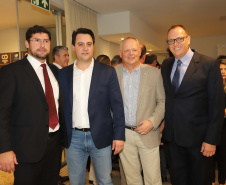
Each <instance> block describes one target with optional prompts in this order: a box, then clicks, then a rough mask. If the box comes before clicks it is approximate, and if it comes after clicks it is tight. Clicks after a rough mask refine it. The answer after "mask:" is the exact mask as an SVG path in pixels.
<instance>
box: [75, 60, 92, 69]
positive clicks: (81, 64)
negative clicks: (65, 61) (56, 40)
mask: <svg viewBox="0 0 226 185" xmlns="http://www.w3.org/2000/svg"><path fill="white" fill-rule="evenodd" d="M91 62H92V60H91V61H89V62H87V61H85V62H84V61H81V60H77V62H76V67H77V68H78V69H80V70H82V71H85V70H86V69H87V68H88V67H89V66H90V64H91Z"/></svg>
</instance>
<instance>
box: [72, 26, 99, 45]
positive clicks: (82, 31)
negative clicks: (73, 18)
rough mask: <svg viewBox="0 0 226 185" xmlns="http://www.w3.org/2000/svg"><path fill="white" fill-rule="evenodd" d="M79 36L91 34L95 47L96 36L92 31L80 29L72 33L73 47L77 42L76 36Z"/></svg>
mask: <svg viewBox="0 0 226 185" xmlns="http://www.w3.org/2000/svg"><path fill="white" fill-rule="evenodd" d="M78 34H89V35H90V36H91V37H92V39H93V45H94V43H95V36H94V33H93V31H92V30H90V29H88V28H78V29H77V30H74V31H73V33H72V45H73V46H74V45H75V41H76V36H77V35H78Z"/></svg>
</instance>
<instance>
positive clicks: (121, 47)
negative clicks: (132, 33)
mask: <svg viewBox="0 0 226 185" xmlns="http://www.w3.org/2000/svg"><path fill="white" fill-rule="evenodd" d="M129 39H133V40H135V41H136V42H137V43H138V46H139V41H138V40H137V39H136V38H134V37H127V38H125V39H123V40H122V41H121V44H120V51H122V44H123V43H124V42H125V41H126V40H129Z"/></svg>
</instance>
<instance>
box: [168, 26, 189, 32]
mask: <svg viewBox="0 0 226 185" xmlns="http://www.w3.org/2000/svg"><path fill="white" fill-rule="evenodd" d="M178 27H179V28H182V29H183V30H184V31H185V33H186V34H187V35H188V32H187V30H186V28H185V27H184V26H183V25H181V24H174V25H173V26H171V27H170V28H169V30H168V32H167V33H169V31H170V30H172V29H175V28H178Z"/></svg>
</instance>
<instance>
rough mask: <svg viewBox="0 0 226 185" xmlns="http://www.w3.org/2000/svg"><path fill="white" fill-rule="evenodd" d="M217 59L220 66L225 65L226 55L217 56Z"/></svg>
mask: <svg viewBox="0 0 226 185" xmlns="http://www.w3.org/2000/svg"><path fill="white" fill-rule="evenodd" d="M217 59H218V60H219V61H220V64H224V65H226V63H225V62H224V61H225V60H226V55H219V56H218V57H217Z"/></svg>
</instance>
